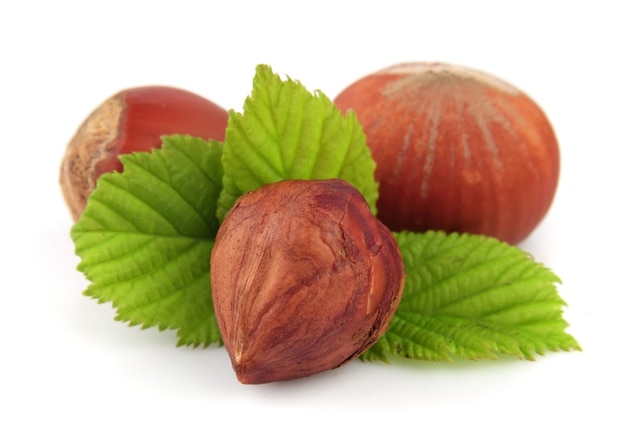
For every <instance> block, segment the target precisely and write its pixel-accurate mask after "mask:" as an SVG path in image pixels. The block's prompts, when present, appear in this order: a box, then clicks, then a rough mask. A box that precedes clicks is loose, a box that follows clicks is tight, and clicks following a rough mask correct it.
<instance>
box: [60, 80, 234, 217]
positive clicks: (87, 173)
mask: <svg viewBox="0 0 626 426" xmlns="http://www.w3.org/2000/svg"><path fill="white" fill-rule="evenodd" d="M227 121H228V113H227V112H226V110H224V109H223V108H221V107H219V106H217V105H216V104H214V103H213V102H211V101H209V100H207V99H204V98H202V97H200V96H198V95H196V94H194V93H191V92H188V91H185V90H181V89H177V88H173V87H165V86H146V87H136V88H131V89H126V90H123V91H121V92H119V93H117V94H115V95H114V96H112V97H111V98H109V99H107V100H106V101H105V102H104V103H102V104H101V105H100V106H99V107H98V108H96V109H95V110H94V111H93V112H92V113H91V115H89V117H87V118H86V119H85V121H84V122H83V123H82V125H81V126H80V128H79V129H78V131H77V132H76V134H75V135H74V137H73V138H72V140H71V141H70V142H69V144H68V146H67V150H66V153H65V157H64V158H63V162H62V164H61V178H60V181H61V189H62V191H63V196H64V197H65V201H66V203H67V205H68V207H69V209H70V212H71V214H72V217H73V219H74V220H77V219H78V218H79V217H80V215H81V214H82V212H83V210H84V209H85V205H86V203H87V198H88V197H89V195H90V194H91V192H92V191H93V189H94V188H95V186H96V182H97V180H98V178H99V177H100V176H101V175H102V174H103V173H108V172H112V171H122V163H121V162H120V160H119V158H118V156H119V155H120V154H128V153H131V152H135V151H150V150H151V149H153V148H158V147H160V146H161V136H163V135H170V134H185V135H191V136H196V137H200V138H204V139H215V140H220V141H223V140H224V133H225V131H226V124H227Z"/></svg>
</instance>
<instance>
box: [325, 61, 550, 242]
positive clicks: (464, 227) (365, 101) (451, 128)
mask: <svg viewBox="0 0 626 426" xmlns="http://www.w3.org/2000/svg"><path fill="white" fill-rule="evenodd" d="M335 104H336V105H337V107H338V108H339V109H340V110H343V111H347V110H354V111H355V113H356V116H357V119H358V120H359V122H360V123H361V125H362V126H363V130H364V132H365V134H366V136H367V143H368V146H369V147H370V149H371V150H372V155H373V157H374V160H375V161H376V163H377V169H376V178H377V180H378V181H379V183H380V198H379V201H378V205H377V207H378V217H379V218H380V219H381V220H382V222H383V223H385V224H386V225H387V226H388V227H389V228H390V229H391V230H393V231H399V230H412V231H417V232H422V231H426V230H444V231H448V232H452V231H456V232H468V233H473V234H483V235H488V236H492V237H496V238H498V239H500V240H503V241H506V242H508V243H510V244H517V243H519V242H520V241H522V240H523V239H524V238H526V237H527V236H528V235H529V234H530V232H531V231H533V230H534V229H535V227H536V226H537V225H538V224H539V222H540V221H541V220H542V219H543V217H544V216H545V215H546V213H547V211H548V209H549V207H550V205H551V203H552V200H553V198H554V195H555V192H556V188H557V182H558V177H559V161H560V160H559V148H558V144H557V139H556V136H555V133H554V131H553V129H552V127H551V124H550V123H549V121H548V119H547V117H546V115H545V114H544V112H543V111H542V110H541V109H540V108H539V106H538V105H537V104H536V103H535V102H534V101H533V100H532V99H531V98H529V97H528V96H527V95H526V94H524V93H522V92H521V91H520V90H518V89H517V88H515V87H514V86H512V85H511V84H509V83H507V82H505V81H502V80H501V79H499V78H496V77H494V76H492V75H489V74H486V73H483V72H481V71H478V70H473V69H469V68H465V67H461V66H454V65H448V64H438V63H419V62H418V63H407V64H398V65H395V66H391V67H389V68H386V69H383V70H380V71H378V72H375V73H372V74H370V75H367V76H365V77H363V78H361V79H359V80H357V81H356V82H354V83H353V84H352V85H350V86H348V87H347V88H346V89H344V90H343V91H342V92H341V93H340V94H339V95H338V96H337V97H336V99H335Z"/></svg>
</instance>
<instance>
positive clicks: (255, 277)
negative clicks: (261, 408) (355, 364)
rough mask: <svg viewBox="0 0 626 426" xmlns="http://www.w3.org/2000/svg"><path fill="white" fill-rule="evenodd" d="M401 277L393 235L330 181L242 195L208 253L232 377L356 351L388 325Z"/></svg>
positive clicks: (270, 375) (266, 377) (318, 366)
mask: <svg viewBox="0 0 626 426" xmlns="http://www.w3.org/2000/svg"><path fill="white" fill-rule="evenodd" d="M404 280H405V274H404V267H403V263H402V258H401V255H400V252H399V249H398V247H397V244H396V241H395V239H394V237H393V235H392V234H391V232H390V231H389V229H388V228H387V227H385V226H384V225H383V224H382V223H381V222H380V221H379V220H378V219H376V218H375V217H374V216H372V214H371V212H370V210H369V207H368V205H367V203H366V201H365V199H364V198H363V196H362V195H361V194H360V192H359V191H358V190H357V189H356V188H354V187H353V186H352V185H350V184H348V183H347V182H344V181H342V180H338V179H330V180H320V181H299V180H294V181H283V182H279V183H274V184H270V185H266V186H263V187H261V188H259V189H257V190H255V191H253V192H251V193H248V194H246V195H244V196H242V197H241V198H240V199H239V200H238V202H237V203H236V204H235V206H234V207H233V208H232V209H231V211H230V212H229V213H228V215H227V216H226V218H225V219H224V222H223V224H222V226H221V227H220V229H219V232H218V234H217V237H216V241H215V246H214V249H213V253H212V255H211V286H212V294H213V301H214V305H215V313H216V317H217V322H218V325H219V328H220V331H221V333H222V338H223V340H224V345H225V347H226V350H227V351H228V354H229V356H230V358H231V361H232V364H233V368H234V370H235V373H236V375H237V378H238V379H239V380H240V381H241V382H242V383H249V384H252V383H257V384H258V383H267V382H273V381H281V380H290V379H294V378H298V377H304V376H309V375H311V374H314V373H318V372H321V371H325V370H329V369H332V368H336V367H339V366H341V365H343V364H345V363H346V362H348V361H350V360H352V359H354V358H356V357H358V356H359V355H360V354H361V353H363V352H364V351H365V350H366V349H368V348H369V347H370V346H371V345H372V344H374V343H375V342H376V340H378V338H379V337H380V336H381V335H382V333H383V332H384V331H386V329H387V327H388V325H389V322H390V321H391V318H392V316H393V314H394V313H395V311H396V309H397V306H398V303H399V301H400V297H401V294H402V290H403V287H404Z"/></svg>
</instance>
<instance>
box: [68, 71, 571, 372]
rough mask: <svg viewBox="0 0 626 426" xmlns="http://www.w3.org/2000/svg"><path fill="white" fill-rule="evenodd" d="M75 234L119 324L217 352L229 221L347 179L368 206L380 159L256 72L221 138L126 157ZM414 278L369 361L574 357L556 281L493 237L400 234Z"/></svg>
mask: <svg viewBox="0 0 626 426" xmlns="http://www.w3.org/2000/svg"><path fill="white" fill-rule="evenodd" d="M121 159H122V162H123V164H124V171H123V172H122V173H118V172H114V173H109V174H105V175H103V176H102V177H101V178H100V179H99V181H98V186H97V188H96V189H95V190H94V192H93V193H92V194H91V196H90V198H89V201H88V204H87V207H86V209H85V211H84V213H83V214H82V216H81V217H80V219H79V220H78V221H77V223H76V224H75V225H74V227H73V228H72V232H71V235H72V238H73V240H74V242H75V246H76V253H77V254H78V255H79V256H80V258H81V261H80V263H79V266H78V269H79V270H80V271H81V272H83V273H84V274H85V276H86V277H87V278H88V279H89V281H90V282H91V283H90V285H89V286H88V288H87V289H86V290H85V294H86V295H88V296H90V297H93V298H95V299H97V300H98V301H99V302H101V303H103V302H112V305H113V307H114V308H115V309H116V310H117V317H116V319H117V320H120V321H124V322H128V323H129V324H130V325H140V326H141V327H143V328H147V327H154V326H155V327H158V328H159V329H161V330H164V329H175V330H177V334H178V339H179V340H178V344H179V345H191V346H208V345H211V344H218V345H219V344H222V340H221V336H220V333H219V329H218V327H217V324H216V319H215V311H214V307H213V301H212V298H211V285H210V266H209V259H210V257H211V251H212V248H213V245H214V242H215V236H216V234H217V231H218V229H219V227H220V223H221V221H222V219H223V217H224V215H225V214H226V213H227V212H228V210H229V209H230V207H231V206H232V205H233V204H234V203H235V201H236V200H237V199H238V198H239V197H240V196H241V195H243V194H245V193H246V192H248V191H252V190H254V189H256V188H259V187H261V186H263V185H266V184H269V183H272V182H277V181H281V180H287V179H328V178H340V179H342V180H346V181H348V182H350V183H352V184H353V185H354V186H355V187H356V188H357V189H358V190H359V191H360V192H361V193H362V194H363V196H364V198H365V199H366V201H367V203H368V204H369V205H370V206H371V208H372V209H374V208H375V207H374V206H375V204H376V200H377V197H378V187H377V183H376V181H375V179H374V169H375V163H374V161H373V159H372V157H371V153H370V151H369V150H368V148H367V146H366V144H365V137H364V136H363V132H362V129H361V127H360V125H359V123H358V122H357V121H356V118H355V117H354V115H352V114H347V115H346V116H345V117H344V116H343V115H342V114H341V113H339V112H338V111H337V110H336V108H335V107H334V106H333V105H332V102H331V101H330V100H329V99H328V98H327V97H326V96H324V95H323V94H322V93H319V92H318V93H316V94H315V95H314V94H311V93H309V92H308V91H306V89H305V88H304V87H303V86H302V85H301V84H299V83H298V82H295V81H293V80H290V79H287V80H286V81H284V80H282V79H281V78H280V77H279V76H278V75H276V74H274V73H273V72H272V71H271V69H270V68H269V67H267V66H259V67H258V68H257V73H256V76H255V79H254V87H253V91H252V94H251V96H250V97H248V98H247V99H246V101H245V105H244V109H243V113H236V112H230V116H229V123H228V127H227V130H226V137H225V141H224V142H223V143H222V142H218V141H205V140H203V139H199V138H192V137H187V136H180V135H175V136H167V137H164V144H163V147H162V148H160V149H155V150H153V151H152V152H151V153H133V154H129V155H124V156H122V157H121ZM394 235H395V237H396V239H397V242H398V246H399V248H400V251H401V254H402V257H403V261H404V267H405V270H406V274H407V275H406V286H405V290H404V294H403V296H402V300H401V302H400V305H399V307H398V311H397V313H396V315H395V316H394V318H393V320H392V322H391V326H390V328H389V329H388V331H387V333H385V334H384V335H383V336H382V338H381V339H380V340H379V341H378V342H377V343H376V344H374V346H372V347H371V348H370V349H369V350H368V351H367V352H365V353H364V354H363V355H362V356H361V358H362V359H368V360H383V361H386V360H388V358H389V357H390V356H393V355H400V356H403V357H408V358H414V359H426V360H449V359H452V358H454V357H463V358H471V359H474V358H496V357H497V356H498V355H514V356H518V357H520V358H525V359H532V358H533V354H535V353H536V354H543V353H544V352H545V351H547V350H570V349H580V347H579V345H578V343H577V342H576V340H575V339H574V338H573V337H571V336H570V335H569V334H567V333H566V332H565V329H566V327H567V323H566V322H565V321H564V320H563V318H562V308H563V306H564V305H565V303H564V301H563V300H562V299H561V298H560V297H559V295H558V293H557V291H556V288H555V286H554V284H555V283H558V282H559V281H560V280H559V278H558V277H557V276H556V275H554V273H552V272H551V271H550V270H548V269H547V268H545V267H544V266H542V265H540V264H538V263H536V262H534V261H533V260H532V259H531V258H530V257H529V256H528V255H527V254H526V253H524V252H522V251H521V250H519V249H517V248H515V247H513V246H509V245H507V244H505V243H501V242H499V241H498V240H495V239H493V238H487V237H479V236H472V235H458V234H444V233H442V232H426V233H423V234H421V233H413V232H400V233H395V234H394Z"/></svg>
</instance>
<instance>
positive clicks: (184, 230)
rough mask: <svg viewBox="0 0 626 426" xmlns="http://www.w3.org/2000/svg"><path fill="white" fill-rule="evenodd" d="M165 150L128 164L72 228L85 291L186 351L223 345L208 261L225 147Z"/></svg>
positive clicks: (169, 142) (172, 140) (172, 145)
mask: <svg viewBox="0 0 626 426" xmlns="http://www.w3.org/2000/svg"><path fill="white" fill-rule="evenodd" d="M163 140H164V143H163V147H162V149H157V150H153V151H152V153H143V152H142V153H133V154H129V155H124V156H122V157H121V160H122V163H123V165H124V172H123V173H110V174H106V175H103V176H102V177H101V178H100V179H99V181H98V186H97V188H96V189H95V190H94V192H93V193H92V194H91V196H90V198H89V202H88V205H87V208H86V209H85V211H84V213H83V215H82V216H81V218H80V219H79V220H78V221H77V222H76V224H75V225H74V226H73V228H72V231H71V236H72V239H73V240H74V243H75V248H76V253H77V254H78V255H79V256H80V258H81V261H80V263H79V265H78V269H79V270H80V271H81V272H83V273H84V274H85V276H86V277H87V278H88V279H89V280H90V281H91V284H90V285H89V287H88V288H87V289H86V290H85V294H86V295H88V296H91V297H93V298H95V299H97V300H98V301H99V302H101V303H104V302H112V304H113V306H114V307H115V308H116V309H117V317H116V319H117V320H120V321H127V322H128V323H129V324H130V325H141V326H142V327H143V328H147V327H152V326H156V327H158V328H159V329H160V330H164V329H177V330H178V338H179V341H178V344H179V345H193V346H198V345H204V346H207V345H209V344H211V343H218V344H220V343H221V338H220V334H219V330H218V328H217V323H216V321H215V314H214V311H213V301H212V299H211V287H210V273H209V259H210V255H211V250H212V248H213V241H214V238H215V234H216V232H217V229H218V227H219V223H218V221H217V218H216V215H215V213H216V208H217V198H218V195H219V192H220V191H221V186H222V184H221V182H222V166H221V156H222V147H223V146H222V144H221V143H219V142H214V141H212V142H208V143H207V142H206V141H204V140H202V139H197V138H192V137H190V136H170V137H164V138H163Z"/></svg>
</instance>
